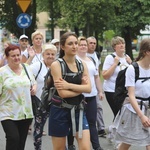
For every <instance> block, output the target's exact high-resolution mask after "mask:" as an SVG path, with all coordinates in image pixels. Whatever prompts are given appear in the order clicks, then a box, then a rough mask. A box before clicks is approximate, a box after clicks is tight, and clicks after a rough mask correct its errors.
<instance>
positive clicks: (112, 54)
mask: <svg viewBox="0 0 150 150" xmlns="http://www.w3.org/2000/svg"><path fill="white" fill-rule="evenodd" d="M110 55H111V56H112V57H113V58H115V57H116V55H114V54H113V53H112V54H110ZM120 64H121V63H120V62H119V63H118V66H119V65H120Z"/></svg>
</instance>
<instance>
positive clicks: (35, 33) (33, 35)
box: [31, 31, 44, 40]
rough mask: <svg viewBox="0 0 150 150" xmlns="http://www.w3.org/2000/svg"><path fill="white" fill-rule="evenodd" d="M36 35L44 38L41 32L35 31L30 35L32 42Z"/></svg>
mask: <svg viewBox="0 0 150 150" xmlns="http://www.w3.org/2000/svg"><path fill="white" fill-rule="evenodd" d="M36 35H41V36H42V38H44V37H43V34H42V33H41V32H39V31H35V32H33V33H32V35H31V39H32V40H33V39H34V37H35V36H36Z"/></svg>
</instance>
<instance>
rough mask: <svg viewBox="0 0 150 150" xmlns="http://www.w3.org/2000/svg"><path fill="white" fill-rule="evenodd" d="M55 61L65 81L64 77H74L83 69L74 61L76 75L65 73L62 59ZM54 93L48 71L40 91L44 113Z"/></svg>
mask: <svg viewBox="0 0 150 150" xmlns="http://www.w3.org/2000/svg"><path fill="white" fill-rule="evenodd" d="M57 61H58V62H59V63H60V66H61V72H62V78H63V79H65V77H66V76H75V75H78V74H81V73H83V70H84V67H83V64H82V62H81V61H80V60H77V59H76V60H75V61H76V65H77V69H78V72H77V73H67V64H66V62H65V61H64V59H62V58H58V59H57ZM55 92H56V88H55V87H54V81H53V78H52V75H51V70H50V69H49V70H48V72H47V74H46V75H45V77H44V87H43V89H42V94H41V101H42V103H43V107H44V108H45V110H46V111H49V108H50V104H51V98H52V96H53V95H54V93H55Z"/></svg>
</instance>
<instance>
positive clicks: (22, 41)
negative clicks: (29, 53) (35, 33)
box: [19, 34, 29, 54]
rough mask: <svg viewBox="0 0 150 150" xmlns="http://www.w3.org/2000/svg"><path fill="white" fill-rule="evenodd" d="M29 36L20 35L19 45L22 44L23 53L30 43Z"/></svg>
mask: <svg viewBox="0 0 150 150" xmlns="http://www.w3.org/2000/svg"><path fill="white" fill-rule="evenodd" d="M28 40H29V39H28V36H27V35H25V34H23V35H21V36H20V38H19V46H20V49H21V54H22V53H23V52H24V51H25V50H26V49H27V46H28V44H29V41H28Z"/></svg>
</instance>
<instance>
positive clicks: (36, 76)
mask: <svg viewBox="0 0 150 150" xmlns="http://www.w3.org/2000/svg"><path fill="white" fill-rule="evenodd" d="M41 69H42V63H41V62H40V69H39V71H38V73H37V75H36V76H35V80H36V79H37V77H38V75H39V73H40V71H41Z"/></svg>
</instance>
